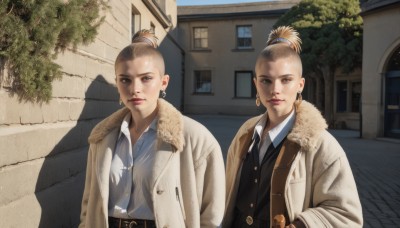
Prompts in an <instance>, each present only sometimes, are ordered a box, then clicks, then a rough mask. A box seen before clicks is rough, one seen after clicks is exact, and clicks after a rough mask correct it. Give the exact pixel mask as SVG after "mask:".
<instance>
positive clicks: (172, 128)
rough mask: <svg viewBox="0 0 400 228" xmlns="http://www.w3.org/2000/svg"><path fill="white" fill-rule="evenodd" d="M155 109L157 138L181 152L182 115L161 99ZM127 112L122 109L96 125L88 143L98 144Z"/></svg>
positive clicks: (117, 125)
mask: <svg viewBox="0 0 400 228" xmlns="http://www.w3.org/2000/svg"><path fill="white" fill-rule="evenodd" d="M157 107H158V122H157V137H158V138H159V139H160V140H162V141H164V142H166V143H169V144H171V145H172V146H173V147H175V149H176V150H178V151H182V150H183V144H184V140H183V116H182V114H181V113H180V112H179V111H178V110H177V109H176V108H174V107H173V106H172V105H171V104H170V103H168V102H166V101H165V100H163V99H159V100H158V106H157ZM129 112H130V111H129V109H128V108H126V107H124V108H122V109H120V110H118V111H116V112H115V113H113V114H111V115H110V116H109V117H107V118H106V119H104V120H103V121H101V122H100V123H99V124H97V125H96V127H94V129H93V130H92V132H91V134H90V136H89V143H98V142H100V141H101V140H103V139H104V137H106V136H107V135H108V134H109V133H110V132H111V131H113V130H115V129H116V128H119V127H120V126H121V123H122V121H123V118H124V117H125V116H126V115H127V114H128V113H129Z"/></svg>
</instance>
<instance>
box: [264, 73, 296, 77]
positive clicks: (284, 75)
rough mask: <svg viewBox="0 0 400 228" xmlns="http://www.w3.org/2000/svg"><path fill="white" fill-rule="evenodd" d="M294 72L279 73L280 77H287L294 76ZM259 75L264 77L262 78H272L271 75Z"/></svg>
mask: <svg viewBox="0 0 400 228" xmlns="http://www.w3.org/2000/svg"><path fill="white" fill-rule="evenodd" d="M294 76H295V75H294V74H283V75H279V76H278V78H285V77H294ZM258 77H262V78H271V76H269V75H264V74H262V75H258Z"/></svg>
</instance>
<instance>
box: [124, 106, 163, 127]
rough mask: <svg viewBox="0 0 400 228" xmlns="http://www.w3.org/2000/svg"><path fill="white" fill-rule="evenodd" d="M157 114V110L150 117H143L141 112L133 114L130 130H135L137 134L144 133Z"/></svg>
mask: <svg viewBox="0 0 400 228" xmlns="http://www.w3.org/2000/svg"><path fill="white" fill-rule="evenodd" d="M157 112H158V109H157V108H156V109H154V111H153V112H151V113H150V114H148V115H143V113H139V112H131V113H132V120H131V123H130V125H129V128H130V129H132V130H134V131H135V132H136V133H142V132H143V131H144V130H145V129H146V128H147V127H148V126H149V125H150V123H151V122H152V121H153V120H154V118H155V117H156V116H157Z"/></svg>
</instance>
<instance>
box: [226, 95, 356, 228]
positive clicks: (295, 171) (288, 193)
mask: <svg viewBox="0 0 400 228" xmlns="http://www.w3.org/2000/svg"><path fill="white" fill-rule="evenodd" d="M297 111H298V112H297V114H296V120H295V124H294V126H293V129H292V130H291V132H290V133H289V134H288V136H287V140H290V141H292V142H295V143H297V144H298V145H300V147H301V148H300V150H299V151H298V153H297V155H296V158H295V160H294V162H293V164H292V166H291V168H290V172H289V176H288V178H287V180H286V183H285V192H284V194H285V195H284V196H285V202H286V207H287V212H288V216H289V218H290V222H292V221H293V220H294V219H296V218H297V219H299V220H301V221H302V222H303V223H304V224H305V225H306V227H311V228H323V227H334V228H339V227H340V228H342V227H343V228H344V227H351V228H357V227H362V224H363V218H362V209H361V204H360V200H359V197H358V193H357V188H356V184H355V181H354V177H353V174H352V171H351V169H350V165H349V162H348V160H347V158H346V154H345V152H344V151H343V149H342V147H341V146H340V145H339V143H338V142H337V141H336V139H335V138H334V137H333V136H332V135H330V134H329V133H328V132H327V131H326V130H325V129H326V128H327V125H326V122H325V120H324V119H323V117H322V116H321V114H320V112H319V111H318V110H317V109H316V108H315V107H314V106H313V105H311V104H310V103H308V102H306V101H303V102H302V104H301V105H300V107H299V109H298V110H297ZM260 118H261V116H258V117H254V118H252V119H250V120H248V121H247V122H246V123H244V124H243V126H242V127H241V128H240V129H239V131H238V133H237V134H236V136H235V138H234V139H233V142H232V144H231V146H230V147H229V151H228V156H227V169H226V187H227V200H226V202H227V208H226V212H225V213H226V214H225V217H224V222H223V225H222V227H224V228H229V227H231V223H232V220H233V213H234V204H235V200H236V195H237V190H238V187H239V180H240V178H241V177H240V173H241V166H242V160H241V155H240V154H241V153H243V152H247V149H248V148H249V145H250V143H251V137H252V134H253V130H254V127H255V125H256V123H257V122H258V121H259V119H260ZM242 178H246V177H242ZM271 184H272V185H274V182H272V183H271ZM266 216H267V215H266ZM270 219H271V220H270V221H272V218H271V215H270Z"/></svg>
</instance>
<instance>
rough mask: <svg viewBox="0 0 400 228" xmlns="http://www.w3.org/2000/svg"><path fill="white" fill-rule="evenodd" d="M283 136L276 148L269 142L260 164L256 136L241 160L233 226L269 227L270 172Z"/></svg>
mask: <svg viewBox="0 0 400 228" xmlns="http://www.w3.org/2000/svg"><path fill="white" fill-rule="evenodd" d="M257 137H258V135H257ZM285 139H286V138H285ZM285 139H283V140H282V142H281V143H280V144H279V145H278V146H277V148H275V147H274V146H273V144H272V143H271V145H270V146H269V147H268V149H267V152H266V153H265V155H264V158H263V160H262V162H261V166H260V162H259V152H258V142H257V141H259V140H258V139H257V138H256V139H255V141H256V144H255V145H254V146H253V148H252V150H251V152H250V153H248V154H247V156H246V158H245V159H244V161H243V165H242V171H241V175H240V182H239V189H238V193H237V198H236V204H235V217H234V221H233V223H232V227H235V228H242V227H263V228H264V227H269V225H270V221H269V219H270V218H269V216H270V190H271V176H272V171H273V168H274V165H275V161H276V158H277V157H278V154H279V151H280V148H281V147H282V145H283V142H284V141H285Z"/></svg>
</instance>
